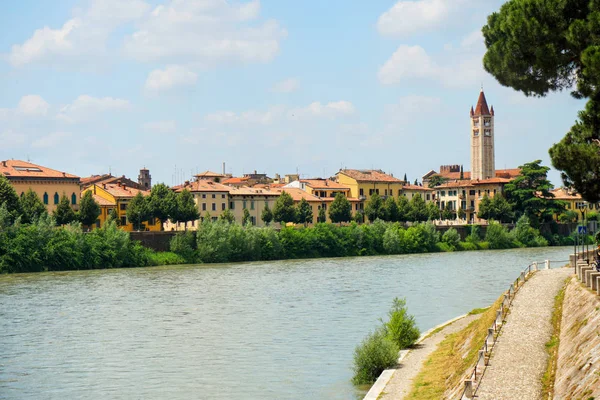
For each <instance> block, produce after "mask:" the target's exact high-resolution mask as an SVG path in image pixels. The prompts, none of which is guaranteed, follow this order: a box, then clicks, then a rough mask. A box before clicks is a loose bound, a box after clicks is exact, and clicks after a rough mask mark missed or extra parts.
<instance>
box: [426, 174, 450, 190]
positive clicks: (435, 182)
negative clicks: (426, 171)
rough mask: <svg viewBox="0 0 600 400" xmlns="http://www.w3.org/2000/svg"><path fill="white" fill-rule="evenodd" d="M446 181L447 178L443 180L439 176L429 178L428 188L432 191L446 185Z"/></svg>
mask: <svg viewBox="0 0 600 400" xmlns="http://www.w3.org/2000/svg"><path fill="white" fill-rule="evenodd" d="M447 181H448V179H447V178H444V177H443V176H441V175H433V176H432V177H431V178H429V184H428V186H429V188H430V189H433V188H434V187H438V186H440V185H443V184H444V183H446V182H447Z"/></svg>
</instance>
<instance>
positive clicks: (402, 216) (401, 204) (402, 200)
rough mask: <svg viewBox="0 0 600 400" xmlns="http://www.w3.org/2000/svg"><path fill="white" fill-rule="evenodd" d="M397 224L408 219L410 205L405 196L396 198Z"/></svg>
mask: <svg viewBox="0 0 600 400" xmlns="http://www.w3.org/2000/svg"><path fill="white" fill-rule="evenodd" d="M397 204H398V222H406V221H408V220H409V219H410V203H409V202H408V199H407V198H406V196H400V197H398V202H397Z"/></svg>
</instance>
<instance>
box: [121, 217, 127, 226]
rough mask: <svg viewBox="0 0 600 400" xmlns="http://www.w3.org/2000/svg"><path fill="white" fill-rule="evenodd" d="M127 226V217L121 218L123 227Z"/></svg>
mask: <svg viewBox="0 0 600 400" xmlns="http://www.w3.org/2000/svg"><path fill="white" fill-rule="evenodd" d="M125 225H127V217H121V226H125Z"/></svg>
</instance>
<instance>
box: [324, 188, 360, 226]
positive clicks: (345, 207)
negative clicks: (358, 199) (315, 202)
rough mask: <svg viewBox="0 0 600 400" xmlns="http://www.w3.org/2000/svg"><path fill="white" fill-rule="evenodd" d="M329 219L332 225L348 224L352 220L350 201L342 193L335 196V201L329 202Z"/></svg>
mask: <svg viewBox="0 0 600 400" xmlns="http://www.w3.org/2000/svg"><path fill="white" fill-rule="evenodd" d="M321 208H322V207H321ZM319 212H320V210H319ZM329 219H331V222H334V223H337V222H348V221H350V220H351V219H352V204H350V201H349V200H348V199H347V198H346V196H344V194H343V193H338V194H336V195H335V199H333V202H331V205H330V206H329Z"/></svg>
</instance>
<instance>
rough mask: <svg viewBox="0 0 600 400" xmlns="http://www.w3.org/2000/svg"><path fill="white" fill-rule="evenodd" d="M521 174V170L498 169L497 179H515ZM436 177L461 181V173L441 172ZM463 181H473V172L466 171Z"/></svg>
mask: <svg viewBox="0 0 600 400" xmlns="http://www.w3.org/2000/svg"><path fill="white" fill-rule="evenodd" d="M520 173H521V170H520V169H519V168H511V169H497V170H496V177H498V178H515V177H517V176H519V174H520ZM435 175H439V176H441V177H443V178H446V179H450V180H457V179H460V172H440V173H438V174H435ZM463 179H465V180H469V179H471V172H469V171H464V172H463Z"/></svg>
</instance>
